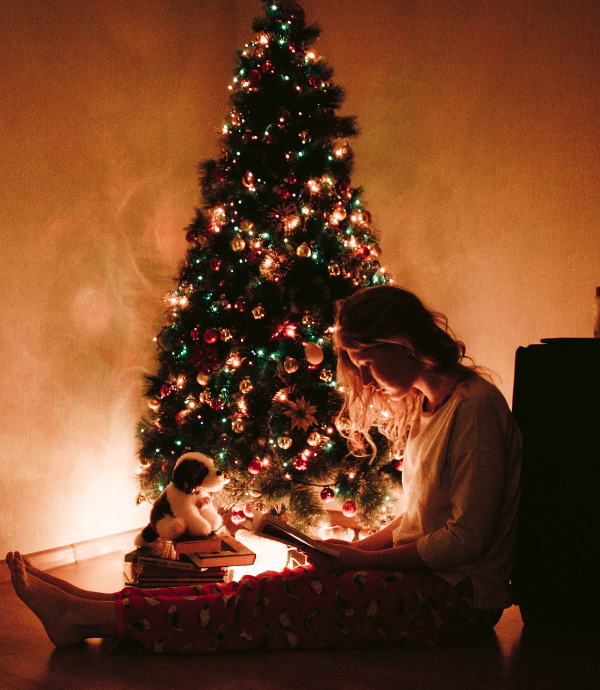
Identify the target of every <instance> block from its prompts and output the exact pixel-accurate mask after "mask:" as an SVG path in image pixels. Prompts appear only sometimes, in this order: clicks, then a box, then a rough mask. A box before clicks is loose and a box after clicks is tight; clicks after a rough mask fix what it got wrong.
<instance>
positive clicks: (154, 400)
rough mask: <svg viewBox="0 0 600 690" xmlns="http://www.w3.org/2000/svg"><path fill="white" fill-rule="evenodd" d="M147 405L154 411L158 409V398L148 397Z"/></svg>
mask: <svg viewBox="0 0 600 690" xmlns="http://www.w3.org/2000/svg"><path fill="white" fill-rule="evenodd" d="M148 407H149V408H150V409H151V410H154V411H155V412H156V411H157V410H159V409H160V400H159V398H154V397H153V398H148Z"/></svg>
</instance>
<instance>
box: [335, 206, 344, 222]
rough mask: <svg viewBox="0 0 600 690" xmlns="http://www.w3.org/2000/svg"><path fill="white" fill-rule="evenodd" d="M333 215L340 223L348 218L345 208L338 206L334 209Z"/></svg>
mask: <svg viewBox="0 0 600 690" xmlns="http://www.w3.org/2000/svg"><path fill="white" fill-rule="evenodd" d="M332 215H333V218H334V220H336V221H338V222H339V221H341V220H344V218H345V217H346V210H345V209H344V208H343V206H336V207H335V208H334V209H333V214H332Z"/></svg>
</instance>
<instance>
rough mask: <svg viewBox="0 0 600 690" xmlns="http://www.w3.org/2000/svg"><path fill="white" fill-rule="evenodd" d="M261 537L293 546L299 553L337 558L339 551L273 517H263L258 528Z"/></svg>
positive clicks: (257, 531)
mask: <svg viewBox="0 0 600 690" xmlns="http://www.w3.org/2000/svg"><path fill="white" fill-rule="evenodd" d="M256 534H257V535H258V536H259V537H266V538H267V539H273V540H274V541H279V542H282V543H283V544H287V545H288V546H292V547H293V548H295V549H298V550H299V551H311V550H313V551H319V553H324V554H326V555H327V556H337V555H338V553H339V552H338V551H336V550H335V549H334V548H332V547H331V546H329V545H328V544H325V543H324V542H322V541H319V540H318V539H311V538H310V537H309V536H308V535H306V534H304V532H300V530H297V529H294V528H293V527H290V526H289V525H288V524H287V522H283V520H280V519H279V518H276V517H274V516H273V515H263V517H262V518H261V521H260V522H259V523H258V527H257V528H256Z"/></svg>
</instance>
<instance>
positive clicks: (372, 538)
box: [327, 515, 416, 551]
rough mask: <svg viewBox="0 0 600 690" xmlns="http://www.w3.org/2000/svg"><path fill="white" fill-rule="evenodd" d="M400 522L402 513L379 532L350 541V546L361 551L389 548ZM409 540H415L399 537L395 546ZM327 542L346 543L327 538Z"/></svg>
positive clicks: (345, 542)
mask: <svg viewBox="0 0 600 690" xmlns="http://www.w3.org/2000/svg"><path fill="white" fill-rule="evenodd" d="M401 522H402V515H399V516H398V517H397V518H395V519H394V520H392V522H390V523H389V525H386V526H385V527H384V528H383V529H381V530H379V532H375V534H371V535H369V536H368V537H365V538H364V539H360V540H359V541H355V542H352V544H350V546H353V547H354V548H356V549H360V550H361V551H381V550H382V549H391V548H392V546H394V542H393V533H394V530H395V529H396V527H398V525H399V524H400V523H401ZM411 541H416V540H415V539H410V540H402V539H401V540H400V541H398V542H396V546H399V545H400V544H410V542H411ZM327 543H329V544H336V545H337V544H341V545H348V542H347V541H342V540H341V539H328V540H327Z"/></svg>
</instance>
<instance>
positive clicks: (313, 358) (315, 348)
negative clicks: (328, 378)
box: [304, 343, 323, 366]
mask: <svg viewBox="0 0 600 690" xmlns="http://www.w3.org/2000/svg"><path fill="white" fill-rule="evenodd" d="M304 354H305V355H306V359H307V360H308V363H309V364H312V365H314V366H318V365H319V364H321V362H322V361H323V350H322V349H321V347H320V346H319V345H317V343H304Z"/></svg>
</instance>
